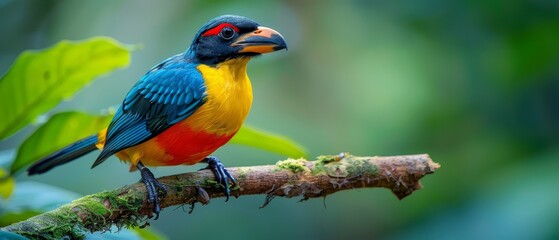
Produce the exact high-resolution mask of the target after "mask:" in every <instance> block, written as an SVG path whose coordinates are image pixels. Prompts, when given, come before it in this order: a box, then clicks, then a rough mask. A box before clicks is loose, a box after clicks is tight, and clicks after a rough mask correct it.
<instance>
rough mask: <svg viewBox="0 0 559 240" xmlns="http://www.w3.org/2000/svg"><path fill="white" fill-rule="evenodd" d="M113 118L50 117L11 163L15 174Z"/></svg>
mask: <svg viewBox="0 0 559 240" xmlns="http://www.w3.org/2000/svg"><path fill="white" fill-rule="evenodd" d="M111 119H112V115H110V114H108V115H97V116H96V115H89V114H86V113H82V112H62V113H58V114H55V115H54V116H52V117H51V118H50V119H49V120H48V121H47V122H46V123H45V124H43V125H42V126H41V127H39V128H38V129H37V130H36V131H35V132H34V133H33V134H31V136H29V137H28V138H27V139H26V140H25V141H23V143H22V144H21V145H20V147H19V149H18V151H17V155H16V159H15V160H14V162H13V163H12V167H11V170H10V171H11V173H12V174H14V173H16V172H17V171H19V170H20V169H22V168H23V167H25V166H27V165H28V164H31V163H34V162H36V161H37V160H39V159H40V158H42V157H44V156H47V155H48V154H50V153H53V152H55V151H56V150H59V149H61V148H63V147H65V146H66V145H68V144H70V143H72V142H74V141H77V140H79V139H82V138H84V137H87V136H89V135H92V134H96V133H97V132H99V131H101V130H102V129H104V128H106V127H107V126H109V123H110V121H111Z"/></svg>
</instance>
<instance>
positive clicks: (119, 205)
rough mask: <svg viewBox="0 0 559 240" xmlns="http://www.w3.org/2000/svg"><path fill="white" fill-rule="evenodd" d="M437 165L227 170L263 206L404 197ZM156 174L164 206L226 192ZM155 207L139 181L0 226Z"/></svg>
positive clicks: (53, 229)
mask: <svg viewBox="0 0 559 240" xmlns="http://www.w3.org/2000/svg"><path fill="white" fill-rule="evenodd" d="M439 166H440V165H439V164H438V163H435V162H433V161H432V160H431V159H430V158H429V156H428V155H426V154H423V155H407V156H389V157H357V156H352V155H349V154H340V155H334V156H321V157H318V159H317V160H315V161H307V160H304V159H297V160H295V159H288V160H284V161H280V162H278V163H277V164H275V165H266V166H253V167H237V168H228V170H229V172H230V173H231V174H232V175H233V177H235V178H236V180H237V184H238V185H237V187H235V188H234V190H233V194H234V195H235V196H241V195H252V194H266V200H265V202H264V205H263V206H265V205H266V204H268V203H269V202H270V201H271V199H272V198H273V197H276V196H280V197H288V198H291V197H302V198H303V199H308V198H316V197H324V196H327V195H330V194H332V193H335V192H338V191H342V190H348V189H356V188H374V187H382V188H388V189H390V190H391V191H392V192H393V193H394V194H396V196H397V197H398V198H400V199H402V198H404V197H406V196H408V195H409V194H411V193H412V192H413V191H415V190H417V189H420V188H421V184H420V183H419V179H420V178H422V177H423V176H425V175H427V174H431V173H433V172H434V171H435V170H436V169H437V168H439ZM158 180H159V181H160V182H161V183H164V184H165V185H166V186H167V188H168V193H167V195H166V196H165V197H163V199H161V207H162V208H165V207H169V206H174V205H181V204H194V203H196V202H201V203H203V204H206V203H208V202H209V199H210V198H216V197H223V192H222V188H220V187H219V186H218V185H217V184H216V182H215V181H214V176H213V174H212V173H211V172H210V171H209V170H204V171H198V172H190V173H184V174H178V175H172V176H166V177H161V178H159V179H158ZM229 204H231V203H229ZM263 206H262V207H263ZM151 210H152V205H151V204H149V203H148V202H147V199H146V190H145V187H144V185H143V184H142V183H136V184H132V185H129V186H125V187H123V188H120V189H116V190H113V191H105V192H101V193H96V194H92V195H89V196H85V197H83V198H80V199H77V200H75V201H73V202H71V203H69V204H66V205H64V206H61V207H59V208H58V209H55V210H52V211H50V212H47V213H44V214H41V215H38V216H35V217H32V218H30V219H27V220H25V221H22V222H19V223H15V224H12V225H9V226H6V227H4V228H1V229H0V230H3V231H8V232H14V233H18V234H21V235H23V236H27V237H29V238H32V239H36V238H40V239H60V238H63V237H65V236H67V237H70V238H71V239H74V238H82V237H83V232H84V231H91V232H94V231H107V230H109V229H110V227H111V226H112V225H113V224H114V225H116V226H117V227H133V226H138V225H140V224H141V223H142V222H145V221H146V219H147V218H148V217H151ZM162 214H165V213H164V212H163V213H162Z"/></svg>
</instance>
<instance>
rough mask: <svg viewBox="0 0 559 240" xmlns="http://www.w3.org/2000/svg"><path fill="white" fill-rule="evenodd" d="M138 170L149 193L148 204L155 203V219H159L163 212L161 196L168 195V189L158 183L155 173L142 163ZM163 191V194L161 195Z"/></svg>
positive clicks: (139, 164)
mask: <svg viewBox="0 0 559 240" xmlns="http://www.w3.org/2000/svg"><path fill="white" fill-rule="evenodd" d="M137 167H138V170H140V174H141V175H142V179H141V180H140V181H141V182H143V183H144V184H145V185H146V190H147V192H148V202H149V203H153V213H155V219H154V220H157V219H158V218H159V213H160V212H161V206H160V205H159V196H165V195H166V194H167V187H166V186H165V185H163V184H162V183H160V182H159V181H157V179H155V176H153V173H152V172H151V171H150V170H149V169H148V168H146V167H145V166H144V165H143V164H142V163H138V165H137ZM159 191H161V194H159Z"/></svg>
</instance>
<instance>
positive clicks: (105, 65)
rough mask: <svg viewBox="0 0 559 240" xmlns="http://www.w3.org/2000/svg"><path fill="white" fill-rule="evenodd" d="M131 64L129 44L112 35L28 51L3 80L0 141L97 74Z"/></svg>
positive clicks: (0, 83)
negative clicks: (118, 40)
mask: <svg viewBox="0 0 559 240" xmlns="http://www.w3.org/2000/svg"><path fill="white" fill-rule="evenodd" d="M129 63H130V47H128V46H125V45H122V44H120V43H118V42H116V41H114V40H112V39H109V38H102V37H99V38H92V39H89V40H85V41H81V42H72V41H62V42H60V43H58V44H57V45H55V46H53V47H51V48H48V49H45V50H39V51H25V52H23V53H22V54H21V55H20V56H19V57H18V58H17V59H16V61H15V62H14V64H13V65H12V67H11V68H10V70H9V71H8V72H7V73H6V75H4V76H3V77H2V78H1V79H0V102H4V103H8V102H9V103H10V104H4V105H3V107H2V108H0V115H2V118H0V140H2V139H5V138H6V137H8V136H10V135H12V134H14V133H16V132H17V131H18V130H20V129H21V128H23V127H24V126H26V125H28V124H29V123H31V122H33V120H35V118H36V117H37V116H39V115H41V114H43V113H44V112H46V111H48V110H50V109H51V108H53V107H55V106H56V105H57V104H58V103H59V102H60V101H62V100H64V99H67V98H70V97H71V96H73V95H74V94H75V93H76V92H77V91H78V90H80V89H81V88H82V87H84V86H85V85H87V84H88V83H90V82H91V81H92V80H93V79H95V78H96V77H98V76H100V75H103V74H106V73H107V72H110V71H113V70H114V69H116V68H122V67H125V66H127V65H128V64H129Z"/></svg>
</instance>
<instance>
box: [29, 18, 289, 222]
mask: <svg viewBox="0 0 559 240" xmlns="http://www.w3.org/2000/svg"><path fill="white" fill-rule="evenodd" d="M286 48H287V46H286V43H285V40H284V39H283V37H282V36H281V34H280V33H278V32H277V31H275V30H273V29H270V28H267V27H262V26H260V25H259V24H258V23H256V22H255V21H253V20H251V19H248V18H246V17H241V16H234V15H225V16H219V17H216V18H214V19H212V20H210V21H209V22H208V23H206V24H205V25H204V26H202V28H201V29H200V30H199V31H198V33H197V34H196V36H195V38H194V41H193V42H192V44H191V46H190V47H189V48H188V49H187V50H186V52H184V53H180V54H177V55H175V56H172V57H170V58H168V59H167V60H165V61H163V62H162V63H160V64H158V65H156V66H155V67H153V68H152V69H151V70H149V71H148V72H147V73H146V74H145V75H144V76H143V77H142V78H141V79H140V80H139V81H138V82H137V83H136V85H134V87H133V88H132V89H131V90H130V91H129V92H128V94H127V95H126V97H125V98H124V101H123V103H122V105H121V106H120V107H119V108H118V110H117V112H116V114H115V116H114V117H113V119H112V122H111V123H110V125H109V127H108V128H107V129H105V130H103V131H101V132H99V133H98V134H96V135H92V136H89V137H86V138H84V139H82V140H79V141H77V142H75V143H73V144H70V145H69V146H67V147H65V148H63V149H61V150H59V151H57V152H55V153H53V154H51V155H49V156H47V157H45V158H43V159H41V160H40V161H38V162H37V163H35V164H34V165H33V166H31V167H30V168H29V169H28V170H27V171H28V173H29V175H33V174H41V173H44V172H46V171H48V170H50V169H52V168H53V167H56V166H58V165H61V164H64V163H67V162H70V161H72V160H74V159H76V158H79V157H81V156H83V155H85V154H87V153H89V152H91V151H93V150H96V149H100V150H101V153H100V154H99V156H98V157H97V160H95V162H94V163H93V166H92V168H94V167H95V166H97V165H99V164H101V163H102V162H104V161H105V160H106V159H107V158H108V157H110V156H111V155H116V156H117V157H118V158H120V160H121V161H127V162H130V169H131V170H136V169H137V170H139V171H140V173H141V176H142V179H141V181H142V182H143V183H144V184H145V185H146V189H147V192H148V200H149V202H150V203H153V206H154V209H153V211H154V213H155V215H156V219H157V217H158V216H159V212H160V211H161V209H160V206H159V196H158V195H159V191H161V194H163V195H164V194H166V187H165V185H163V184H161V183H159V182H158V181H157V180H156V179H155V177H154V176H153V174H152V172H151V171H150V170H149V169H148V168H146V166H174V165H181V164H187V165H191V164H195V163H198V162H205V163H208V167H207V169H211V170H212V171H213V173H214V174H215V176H216V179H217V181H218V182H219V183H220V184H221V185H222V186H223V187H224V188H225V195H226V196H227V199H228V198H229V195H230V189H229V181H231V183H232V184H233V185H234V184H235V179H234V178H233V177H232V176H231V175H230V174H229V173H228V172H227V170H226V169H225V168H224V166H223V164H222V163H221V162H220V161H219V160H218V159H217V158H215V157H211V156H209V155H210V154H211V153H212V152H214V151H215V150H217V149H218V148H219V147H221V146H222V145H224V144H225V143H227V142H228V141H229V140H230V139H231V138H232V137H233V135H235V133H236V132H237V131H238V130H239V128H240V127H241V125H242V124H243V121H244V120H245V118H246V116H247V114H248V112H249V110H250V106H251V104H252V87H251V83H250V80H249V78H248V76H247V73H246V67H247V63H248V61H249V60H250V59H251V58H252V57H254V56H258V55H260V54H263V53H269V52H274V51H278V50H281V49H286Z"/></svg>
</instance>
